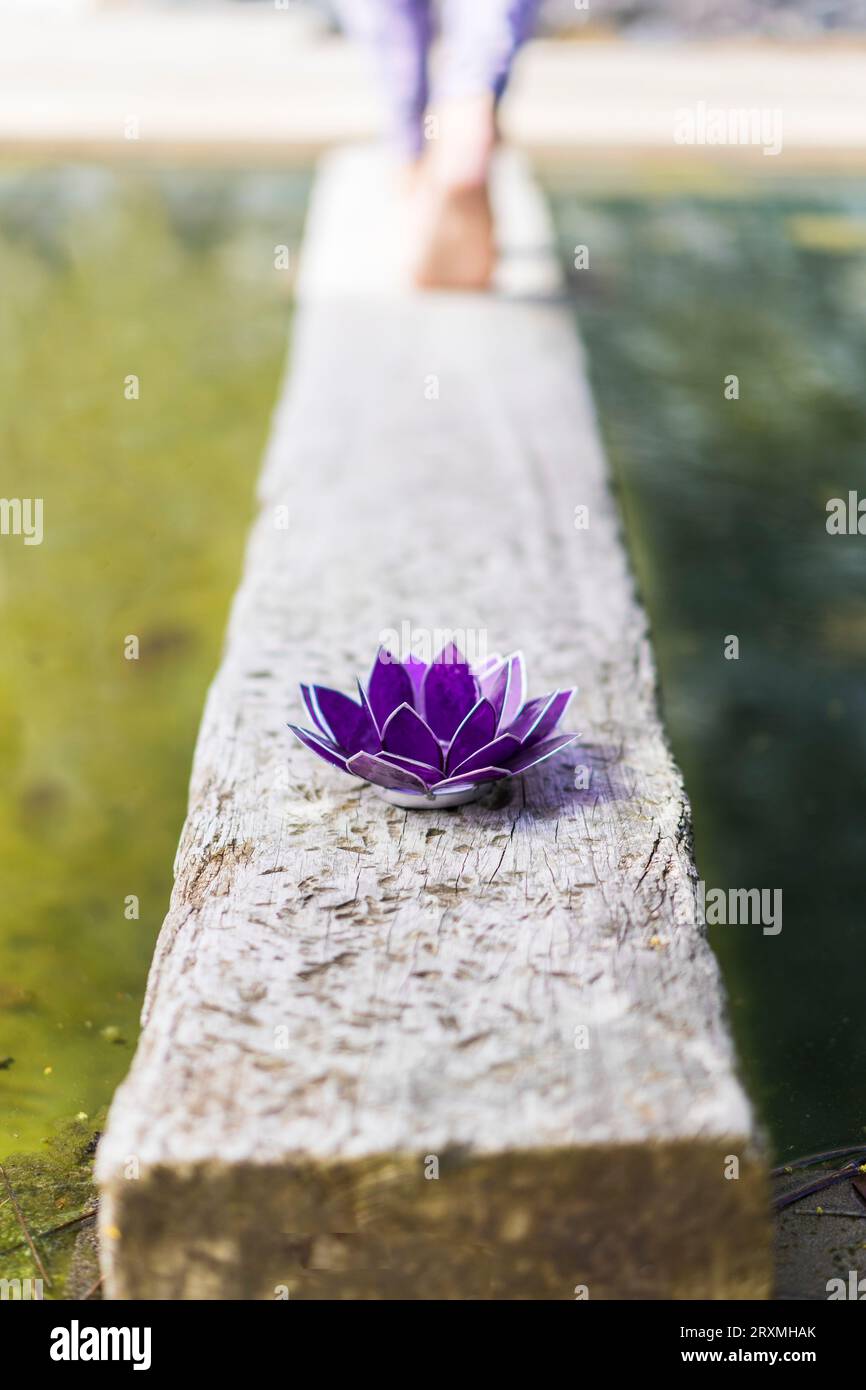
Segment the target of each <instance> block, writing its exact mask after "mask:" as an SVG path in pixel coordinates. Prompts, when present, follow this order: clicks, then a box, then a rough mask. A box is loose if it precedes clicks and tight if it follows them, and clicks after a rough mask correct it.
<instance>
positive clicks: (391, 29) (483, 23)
mask: <svg viewBox="0 0 866 1390" xmlns="http://www.w3.org/2000/svg"><path fill="white" fill-rule="evenodd" d="M539 4H540V0H442V5H441V12H442V22H441V30H442V38H443V42H444V54H443V60H442V69H441V72H440V74H439V76H438V80H437V84H436V94H435V95H436V99H437V100H440V101H441V100H445V101H447V100H449V99H452V98H455V97H457V98H459V97H464V96H477V95H479V94H481V93H483V92H492V94H493V96H494V98H495V99H496V100H497V101H498V99H499V98H500V97H501V95H502V93H503V91H504V90H505V84H506V83H507V81H508V75H509V73H510V71H511V64H512V62H513V61H514V55H515V53H516V52H517V50H518V48H519V47H520V45H521V44H522V43H523V41H524V39H526V38H528V37H529V34H530V33H531V32H532V27H533V24H534V23H535V17H536V14H537V12H538V7H539ZM338 8H339V10H340V13H341V15H342V19H343V24H344V27H345V28H346V30H347V32H348V33H350V34H352V35H353V36H354V37H355V38H357V39H359V40H360V41H361V42H362V43H364V44H366V45H367V47H369V48H370V49H372V51H373V53H374V54H375V57H376V63H377V69H378V73H377V75H378V78H379V81H380V82H381V83H382V86H383V88H384V91H385V95H386V99H387V101H388V105H389V110H390V117H391V124H392V129H393V136H394V139H395V142H396V144H397V146H398V148H399V150H400V152H401V154H402V155H403V156H404V157H406V158H408V159H413V158H415V157H416V156H417V155H419V154H420V153H421V150H422V148H423V145H424V112H425V111H426V109H427V103H428V101H429V98H430V88H429V76H428V67H427V56H428V51H429V49H430V44H431V41H432V38H433V33H434V24H433V4H432V0H338Z"/></svg>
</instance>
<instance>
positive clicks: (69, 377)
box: [0, 166, 307, 1217]
mask: <svg viewBox="0 0 866 1390" xmlns="http://www.w3.org/2000/svg"><path fill="white" fill-rule="evenodd" d="M306 189H307V179H306V178H303V177H300V176H293V175H284V174H280V175H274V174H267V175H258V174H244V175H239V174H226V173H217V172H189V171H184V172H162V173H160V172H148V171H141V170H139V171H125V172H123V173H116V172H112V171H111V170H107V169H92V168H63V169H47V168H46V169H25V168H12V167H8V166H7V167H5V168H3V169H0V282H2V284H3V294H2V298H0V421H2V442H0V459H2V486H0V493H2V495H3V496H4V497H26V498H42V499H43V526H44V540H43V542H42V544H41V545H33V546H25V545H24V543H23V537H21V536H12V535H6V536H0V631H2V640H0V767H2V778H0V874H2V894H0V1116H2V1118H0V1157H2V1156H3V1155H4V1154H6V1153H10V1152H14V1151H22V1150H35V1149H37V1148H38V1147H39V1146H40V1145H42V1144H43V1143H44V1142H45V1140H46V1139H47V1138H48V1136H49V1135H51V1134H52V1133H53V1132H54V1130H55V1128H56V1125H57V1122H58V1121H60V1120H62V1119H67V1118H70V1117H74V1116H79V1117H80V1118H79V1120H78V1124H79V1126H82V1127H83V1128H82V1133H84V1132H86V1130H87V1128H88V1125H90V1126H91V1127H92V1125H93V1124H94V1123H96V1117H97V1116H98V1114H99V1111H100V1108H101V1107H103V1106H104V1105H105V1104H106V1102H107V1101H108V1100H109V1099H110V1097H111V1094H112V1091H113V1089H114V1087H115V1086H116V1085H117V1083H118V1082H119V1081H120V1080H121V1078H122V1076H123V1075H124V1073H125V1071H126V1070H127V1068H128V1066H129V1062H130V1058H131V1054H132V1049H133V1046H134V1043H135V1040H136V1034H137V1026H138V1025H137V1020H138V1012H139V1008H140V1005H141V997H142V990H143V985H144V980H145V975H146V971H147V966H148V962H149V960H150V956H151V952H152V948H153V943H154V939H155V936H156V933H157V931H158V929H159V925H160V923H161V920H162V918H163V915H164V913H165V910H166V904H167V900H168V895H169V891H170V886H171V866H172V860H173V857H174V851H175V847H176V844H177V839H178V834H179V831H180V827H181V824H182V820H183V815H184V810H185V799H186V785H187V780H188V775H189V767H190V759H191V754H192V749H193V742H194V739H195V733H196V729H197V726H198V722H199V718H200V715H201V707H202V702H203V698H204V693H205V690H206V687H207V683H208V681H209V679H210V677H211V675H212V673H213V671H214V668H215V665H216V661H217V658H218V654H219V647H220V642H221V638H222V633H223V630H224V626H225V621H226V615H227V606H228V603H229V601H230V598H231V594H232V592H233V589H234V587H235V584H236V581H237V575H238V569H239V564H240V557H241V551H242V546H243V543H244V535H245V531H246V526H247V520H248V518H249V516H250V515H251V512H252V499H253V488H254V483H255V478H256V475H257V472H258V468H259V463H260V457H261V452H262V448H263V444H264V440H265V435H266V430H267V424H268V417H269V412H270V410H271V407H272V405H273V401H274V397H275V393H276V389H277V383H278V375H279V372H280V368H281V363H282V357H283V353H284V348H285V341H286V334H287V329H288V324H289V314H290V302H291V274H290V272H289V273H287V272H286V271H284V270H278V269H276V268H275V249H274V248H275V247H276V246H280V245H287V246H289V247H290V248H291V249H292V250H294V249H295V248H296V246H297V244H298V240H299V234H300V227H301V220H302V216H303V210H304V206H305V196H306ZM133 375H134V376H137V377H138V379H139V388H138V389H139V395H138V399H129V398H127V392H128V391H130V392H131V391H134V384H133V385H129V384H128V383H127V378H128V377H130V376H133ZM129 636H136V637H137V638H138V641H139V651H140V655H139V659H138V660H127V659H126V657H125V645H126V638H127V637H129ZM130 650H131V648H130ZM133 896H134V897H135V898H137V899H138V916H137V918H136V917H135V916H134V913H135V910H136V909H135V905H134V904H133V903H132V902H131V901H129V900H130V899H131V898H132V897H133ZM9 1059H12V1060H9ZM3 1196H4V1194H3V1193H2V1192H0V1200H2V1198H3ZM7 1214H8V1213H7V1212H4V1213H3V1216H4V1217H5V1216H6V1215H7Z"/></svg>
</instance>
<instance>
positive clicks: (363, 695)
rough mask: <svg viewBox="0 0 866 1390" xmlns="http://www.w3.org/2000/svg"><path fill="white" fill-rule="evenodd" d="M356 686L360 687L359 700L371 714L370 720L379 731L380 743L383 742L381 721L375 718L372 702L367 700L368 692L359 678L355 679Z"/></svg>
mask: <svg viewBox="0 0 866 1390" xmlns="http://www.w3.org/2000/svg"><path fill="white" fill-rule="evenodd" d="M355 684H356V685H357V687H358V699H359V700H360V701H361V704H362V705H363V706H364V709H365V710H366V711H367V713H368V714H369V716H370V718H371V719H372V721H373V727H374V729H376V730H378V733H379V739H380V741H381V738H382V730H381V728H380V725H379V721H378V720H377V718H376V716H375V715H374V713H373V710H372V707H371V705H370V701H369V700H368V699H367V692H366V690H365V689H364V687H363V685H362V684H361V682H360V681H359V680H358V679H357V677H356V679H355Z"/></svg>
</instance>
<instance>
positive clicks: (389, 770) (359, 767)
mask: <svg viewBox="0 0 866 1390" xmlns="http://www.w3.org/2000/svg"><path fill="white" fill-rule="evenodd" d="M347 767H348V769H349V771H350V772H354V773H355V775H356V776H357V777H363V778H364V780H365V781H366V782H373V783H374V784H375V785H376V786H377V787H390V788H391V789H393V790H396V789H397V788H398V787H399V788H400V790H401V791H413V792H420V793H421V794H422V795H424V796H428V795H429V792H428V789H427V785H426V783H424V782H422V780H421V778H420V777H416V776H415V774H414V772H408V771H407V770H406V769H405V768H402V767H395V766H394V764H393V763H386V762H384V761H383V760H382V759H381V758H377V757H376V756H375V754H373V753H355V755H354V757H351V758H350V759H349V761H348V763H347Z"/></svg>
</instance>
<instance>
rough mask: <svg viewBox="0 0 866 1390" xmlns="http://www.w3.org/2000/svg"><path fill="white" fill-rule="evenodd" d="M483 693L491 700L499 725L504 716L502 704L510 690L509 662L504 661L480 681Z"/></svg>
mask: <svg viewBox="0 0 866 1390" xmlns="http://www.w3.org/2000/svg"><path fill="white" fill-rule="evenodd" d="M479 685H480V687H481V694H482V695H483V696H484V697H485V699H487V700H489V701H490V703H491V705H492V706H493V710H494V713H495V715H496V723H497V727H498V725H499V722H500V720H501V718H502V706H503V704H504V703H505V696H506V693H507V691H508V662H507V661H503V662H501V663H500V665H499V666H497V667H496V668H495V669H494V670H493V671H491V672H490V674H489V675H484V676H482V678H481V680H480V681H479Z"/></svg>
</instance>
